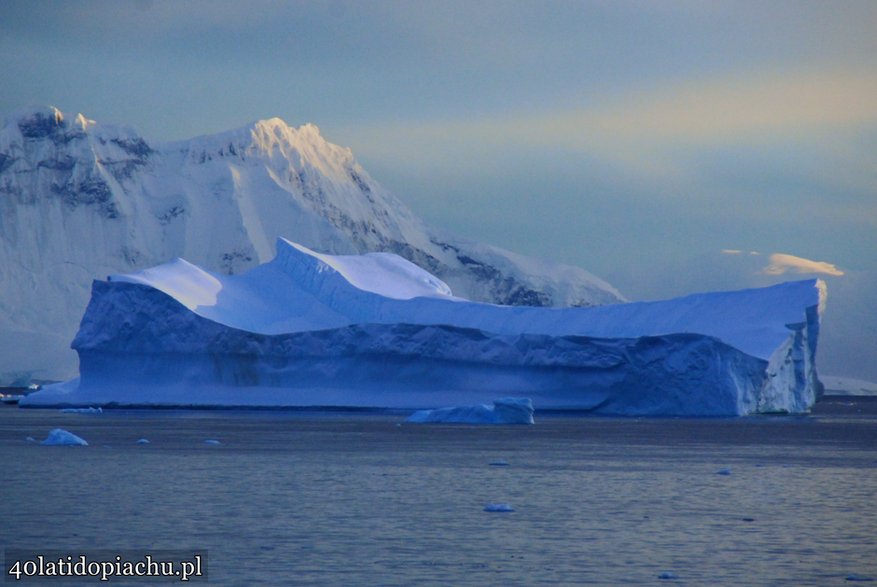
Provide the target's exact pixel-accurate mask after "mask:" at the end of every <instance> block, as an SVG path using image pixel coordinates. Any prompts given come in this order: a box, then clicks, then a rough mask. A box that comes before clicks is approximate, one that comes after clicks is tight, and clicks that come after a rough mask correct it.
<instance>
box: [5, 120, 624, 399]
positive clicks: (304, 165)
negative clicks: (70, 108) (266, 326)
mask: <svg viewBox="0 0 877 587" xmlns="http://www.w3.org/2000/svg"><path fill="white" fill-rule="evenodd" d="M277 237H285V238H291V239H294V240H296V241H297V242H301V243H302V244H304V245H305V246H308V247H311V248H313V249H315V250H318V251H321V252H325V253H330V254H359V253H365V252H378V251H384V252H392V253H396V254H398V255H400V256H402V257H404V258H406V259H408V260H409V261H411V262H413V263H415V264H416V265H418V266H420V267H422V268H423V269H425V270H426V271H429V272H430V273H432V274H435V275H436V276H437V277H439V278H440V279H442V280H443V281H445V282H446V283H448V285H449V286H450V287H451V290H452V291H453V292H454V293H455V294H457V295H463V296H465V297H468V298H471V299H476V300H481V301H488V302H494V303H502V304H512V305H515V304H527V305H537V306H548V305H601V304H605V303H614V302H618V301H623V297H622V296H621V294H620V293H619V292H618V291H617V290H615V289H614V288H612V287H611V286H610V285H609V284H607V283H606V282H604V281H602V280H600V279H599V278H596V277H594V276H593V275H591V274H589V273H587V272H586V271H584V270H582V269H579V268H574V267H570V266H564V265H559V264H552V263H547V262H533V261H531V260H529V259H527V258H524V257H522V256H519V255H516V254H514V253H510V252H508V251H504V250H502V249H499V248H497V247H492V246H489V245H483V244H479V243H474V242H471V241H467V240H465V239H459V238H455V237H450V236H448V235H445V234H442V233H440V232H439V231H437V230H435V229H432V228H430V227H428V226H427V225H426V224H425V223H424V222H423V221H422V220H420V219H419V218H418V217H417V216H416V215H415V214H414V213H413V212H412V211H411V210H410V209H408V208H407V207H406V206H405V205H404V204H403V203H402V202H401V201H400V200H399V199H398V198H396V197H395V196H394V195H392V194H390V193H389V192H388V191H387V190H385V189H384V188H382V187H381V186H380V185H379V184H378V183H377V182H376V181H375V180H374V179H372V178H371V176H370V175H369V174H368V173H367V171H366V170H365V169H364V168H363V167H362V166H361V165H360V164H359V163H358V162H357V161H356V158H355V156H354V154H353V152H352V151H351V150H350V149H349V148H345V147H340V146H338V145H334V144H332V143H330V142H328V141H326V140H325V139H324V138H323V137H322V135H321V134H320V130H319V127H317V126H316V125H314V124H304V125H302V126H300V127H298V128H295V127H292V126H290V125H288V124H287V123H286V122H284V121H283V120H281V119H279V118H269V119H266V120H259V121H255V122H252V123H249V124H247V125H244V126H242V127H240V128H237V129H232V130H229V131H225V132H220V133H216V134H208V135H202V136H199V137H195V138H193V139H189V140H183V141H169V142H157V141H149V140H147V139H145V138H143V137H142V136H140V134H139V133H137V131H136V130H134V129H133V128H131V127H129V126H123V125H111V124H104V123H100V122H96V121H94V120H91V119H89V118H87V117H86V116H84V115H82V114H78V115H77V116H67V115H65V114H64V113H63V112H62V111H60V110H59V109H57V108H54V107H31V108H26V109H22V110H19V111H17V112H15V113H13V114H11V115H9V116H7V118H6V123H5V125H4V127H3V128H2V130H0V286H2V289H0V292H2V293H0V311H2V314H0V330H2V331H4V332H7V333H9V336H6V337H3V338H4V339H5V341H6V342H0V383H3V382H10V381H12V380H14V379H21V378H26V377H30V376H33V377H36V378H40V379H52V378H58V377H66V376H68V375H69V374H70V372H71V371H72V370H75V364H74V362H75V356H74V355H73V353H72V352H71V351H69V349H68V348H67V347H68V345H69V342H70V340H72V337H73V334H74V333H75V329H76V326H77V324H78V320H79V318H80V316H81V315H82V312H83V310H84V309H85V305H86V302H87V299H88V294H89V288H90V283H91V280H93V279H98V278H103V277H105V276H106V275H108V274H112V273H120V272H130V271H134V270H137V269H140V268H143V267H148V266H152V265H156V264H159V263H163V262H165V261H167V260H168V259H172V258H175V257H184V258H186V259H187V260H189V261H191V262H194V263H198V264H199V265H201V266H204V267H206V268H208V269H210V270H214V271H218V272H220V273H225V274H234V273H240V272H241V271H244V270H246V269H248V268H250V267H253V266H255V265H257V264H259V263H263V262H266V261H268V260H270V259H271V258H272V257H273V255H274V243H275V239H276V238H277ZM3 267H5V269H4V268H3ZM34 292H37V294H36V295H35V293H34ZM43 347H45V348H47V349H49V350H46V351H42V350H40V349H42V348H43ZM59 365H60V367H59Z"/></svg>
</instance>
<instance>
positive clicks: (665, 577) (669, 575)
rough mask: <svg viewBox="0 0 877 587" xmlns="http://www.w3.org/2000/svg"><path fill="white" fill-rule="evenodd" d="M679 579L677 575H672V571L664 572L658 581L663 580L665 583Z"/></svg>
mask: <svg viewBox="0 0 877 587" xmlns="http://www.w3.org/2000/svg"><path fill="white" fill-rule="evenodd" d="M678 578H679V577H677V576H676V573H671V572H670V571H664V572H663V573H661V574H660V575H658V579H663V580H665V581H666V580H672V579H678Z"/></svg>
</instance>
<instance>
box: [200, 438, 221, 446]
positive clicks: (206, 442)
mask: <svg viewBox="0 0 877 587" xmlns="http://www.w3.org/2000/svg"><path fill="white" fill-rule="evenodd" d="M204 444H213V445H215V444H222V443H221V442H219V441H218V440H215V439H213V438H208V439H207V440H205V441H204Z"/></svg>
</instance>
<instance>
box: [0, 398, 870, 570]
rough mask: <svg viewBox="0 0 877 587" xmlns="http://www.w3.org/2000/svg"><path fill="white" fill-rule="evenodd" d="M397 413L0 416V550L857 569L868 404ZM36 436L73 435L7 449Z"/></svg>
mask: <svg viewBox="0 0 877 587" xmlns="http://www.w3.org/2000/svg"><path fill="white" fill-rule="evenodd" d="M403 420H404V417H403V416H399V415H391V414H375V413H363V412H346V413H342V412H329V413H319V412H301V411H299V412H295V411H145V410H142V411H106V412H104V413H103V414H99V415H86V414H67V413H61V412H59V411H57V410H22V409H17V408H15V407H9V406H4V407H0V464H2V474H0V491H2V494H0V543H2V544H0V547H2V548H13V547H14V548H25V549H32V550H34V551H38V550H40V549H50V548H51V549H60V550H64V551H70V552H76V551H79V550H81V549H104V550H111V551H115V550H126V549H139V550H150V549H151V550H162V549H165V550H166V549H185V548H202V549H204V548H206V549H207V550H208V553H209V559H208V560H209V584H214V585H256V584H258V585H790V586H792V585H794V586H801V585H851V584H858V583H855V582H851V581H850V580H849V579H867V578H873V579H875V580H877V504H875V498H877V399H862V398H842V399H834V400H831V401H827V402H823V403H821V404H820V405H819V406H818V409H817V410H816V411H815V413H814V414H813V415H810V416H806V417H757V418H740V419H633V418H631V419H619V418H596V417H588V416H576V417H573V416H569V415H566V416H558V415H544V414H539V413H538V412H537V414H536V425H535V426H520V427H518V426H500V427H488V426H480V427H478V426H462V425H414V424H405V423H404V422H403ZM56 427H60V428H64V429H67V430H69V431H71V432H73V433H75V434H78V435H79V436H82V437H83V438H85V439H86V440H87V441H88V442H89V444H90V446H88V447H46V446H40V445H39V444H36V443H33V442H27V441H26V440H25V439H26V437H28V436H31V437H34V438H36V439H37V440H38V441H39V440H42V439H44V438H45V437H46V436H47V434H48V432H49V430H50V429H52V428H56ZM139 438H146V439H148V440H149V441H150V444H137V443H136V441H137V439H139ZM207 439H216V440H218V441H219V442H220V444H218V445H209V444H206V443H204V440H207ZM498 461H504V462H505V463H508V465H507V466H497V465H496V464H493V465H491V463H496V462H498ZM723 469H724V470H725V471H724V472H725V473H729V474H719V473H718V472H719V471H722V470H723ZM488 503H508V504H510V505H511V506H512V507H513V508H514V509H515V511H514V512H510V513H491V512H486V511H484V508H485V506H486V505H487V504H488ZM664 573H667V574H665V575H663V576H664V577H668V578H664V579H662V578H659V576H661V575H662V574H664ZM673 577H675V578H673ZM10 584H14V583H10ZM24 584H36V583H34V582H30V583H24ZM86 584H99V583H95V582H91V583H86ZM110 584H118V583H110ZM136 584H138V585H143V584H144V583H143V582H140V583H136ZM160 584H173V582H164V583H160Z"/></svg>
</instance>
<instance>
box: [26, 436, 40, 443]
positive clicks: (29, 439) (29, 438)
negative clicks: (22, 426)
mask: <svg viewBox="0 0 877 587" xmlns="http://www.w3.org/2000/svg"><path fill="white" fill-rule="evenodd" d="M24 441H25V442H36V441H37V439H36V438H34V437H33V436H28V437H27V438H25V439H24Z"/></svg>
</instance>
